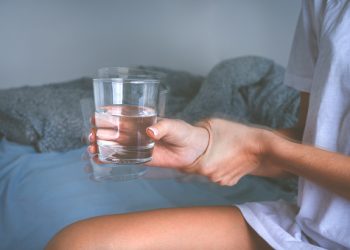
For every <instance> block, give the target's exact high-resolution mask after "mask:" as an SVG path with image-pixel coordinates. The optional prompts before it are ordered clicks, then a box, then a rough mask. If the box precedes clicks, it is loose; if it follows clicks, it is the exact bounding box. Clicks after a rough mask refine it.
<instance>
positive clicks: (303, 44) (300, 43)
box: [284, 1, 318, 92]
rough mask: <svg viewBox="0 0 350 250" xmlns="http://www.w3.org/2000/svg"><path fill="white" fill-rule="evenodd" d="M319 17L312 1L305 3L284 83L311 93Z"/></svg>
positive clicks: (316, 52)
mask: <svg viewBox="0 0 350 250" xmlns="http://www.w3.org/2000/svg"><path fill="white" fill-rule="evenodd" d="M316 21H317V17H316V15H315V6H313V4H312V1H303V3H302V9H301V12H300V15H299V19H298V23H297V26H296V30H295V34H294V39H293V43H292V48H291V52H290V56H289V61H288V66H287V70H286V74H285V79H284V83H285V84H286V85H287V86H290V87H293V88H295V89H297V90H299V91H303V92H310V89H311V84H312V79H313V74H314V67H315V63H316V60H317V54H318V45H317V40H318V39H317V36H318V34H317V30H318V29H317V22H316Z"/></svg>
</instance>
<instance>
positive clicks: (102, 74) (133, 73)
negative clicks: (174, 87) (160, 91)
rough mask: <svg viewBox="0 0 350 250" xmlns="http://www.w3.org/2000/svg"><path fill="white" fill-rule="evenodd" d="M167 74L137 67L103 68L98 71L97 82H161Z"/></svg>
mask: <svg viewBox="0 0 350 250" xmlns="http://www.w3.org/2000/svg"><path fill="white" fill-rule="evenodd" d="M164 77H165V74H164V73H162V72H157V71H153V70H147V69H140V68H136V67H103V68H100V69H98V71H97V77H94V78H93V79H96V80H105V81H107V80H111V81H117V80H130V81H133V80H134V81H138V80H139V81H140V80H142V81H143V80H147V81H151V80H154V81H157V82H159V81H160V80H161V79H162V78H164Z"/></svg>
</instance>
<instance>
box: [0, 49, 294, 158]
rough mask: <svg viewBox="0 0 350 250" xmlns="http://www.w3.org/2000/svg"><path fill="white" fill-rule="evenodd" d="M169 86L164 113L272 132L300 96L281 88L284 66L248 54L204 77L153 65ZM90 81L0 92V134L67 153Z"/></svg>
mask: <svg viewBox="0 0 350 250" xmlns="http://www.w3.org/2000/svg"><path fill="white" fill-rule="evenodd" d="M141 68H146V69H151V70H158V71H161V72H164V73H166V78H165V79H164V84H165V85H167V86H168V88H169V90H170V91H169V94H168V97H167V106H166V111H165V114H166V116H168V117H172V118H180V119H184V120H186V121H188V122H191V123H192V122H195V121H198V120H200V119H202V118H205V117H224V118H227V119H233V120H236V121H240V122H245V123H255V124H260V125H265V126H269V127H272V128H281V127H290V126H292V125H293V124H294V123H295V122H296V120H297V113H298V107H299V95H298V93H297V92H296V91H295V90H293V89H291V88H289V87H286V86H284V85H283V84H282V83H283V77H284V69H283V67H281V66H279V65H277V64H276V63H274V62H273V61H271V60H269V59H266V58H261V57H255V56H249V57H240V58H235V59H230V60H226V61H223V62H221V63H219V64H218V65H217V66H215V67H214V68H213V69H212V70H211V72H210V73H209V74H208V76H207V77H202V76H194V75H191V74H189V73H188V72H182V71H174V70H169V69H164V68H156V67H141ZM91 82H92V81H91V79H90V78H81V79H77V80H74V81H70V82H65V83H55V84H48V85H44V86H38V87H22V88H15V89H8V90H1V91H0V133H2V134H4V135H5V136H6V137H7V138H8V139H9V140H12V141H15V142H19V143H22V144H30V145H33V146H34V147H35V148H36V150H37V151H39V152H47V151H67V150H70V149H73V148H78V147H81V146H82V145H83V143H82V141H81V136H82V128H83V117H82V114H81V107H80V99H82V98H92V86H91V84H92V83H91Z"/></svg>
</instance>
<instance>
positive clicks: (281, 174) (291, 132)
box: [252, 127, 303, 178]
mask: <svg viewBox="0 0 350 250" xmlns="http://www.w3.org/2000/svg"><path fill="white" fill-rule="evenodd" d="M275 133H277V134H278V135H280V136H282V137H285V138H286V139H289V140H293V141H301V139H302V135H303V129H302V128H299V127H292V128H284V129H278V130H276V131H275ZM252 174H253V175H256V176H263V177H271V178H289V177H293V176H295V175H294V174H292V173H290V172H288V171H286V170H285V169H282V168H280V167H276V166H274V165H273V164H270V165H268V164H264V167H263V168H262V169H260V168H259V169H257V170H256V171H254V172H253V173H252Z"/></svg>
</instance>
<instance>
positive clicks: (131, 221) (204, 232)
mask: <svg viewBox="0 0 350 250" xmlns="http://www.w3.org/2000/svg"><path fill="white" fill-rule="evenodd" d="M47 249H48V250H49V249H50V250H52V249H64V250H69V249H271V248H270V247H269V246H268V245H267V243H266V242H265V241H264V240H262V239H261V238H260V237H259V236H258V235H257V234H256V233H255V232H254V230H252V229H251V228H250V227H249V226H248V225H247V223H246V222H245V220H244V219H243V217H242V214H241V213H240V211H239V209H237V208H236V207H192V208H171V209H159V210H152V211H146V212H138V213H129V214H120V215H110V216H102V217H96V218H91V219H88V220H84V221H80V222H77V223H74V224H72V225H70V226H68V227H67V228H65V229H64V230H62V231H61V232H59V233H58V234H57V235H56V236H55V237H54V238H53V239H52V240H51V241H50V242H49V244H48V246H47Z"/></svg>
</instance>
